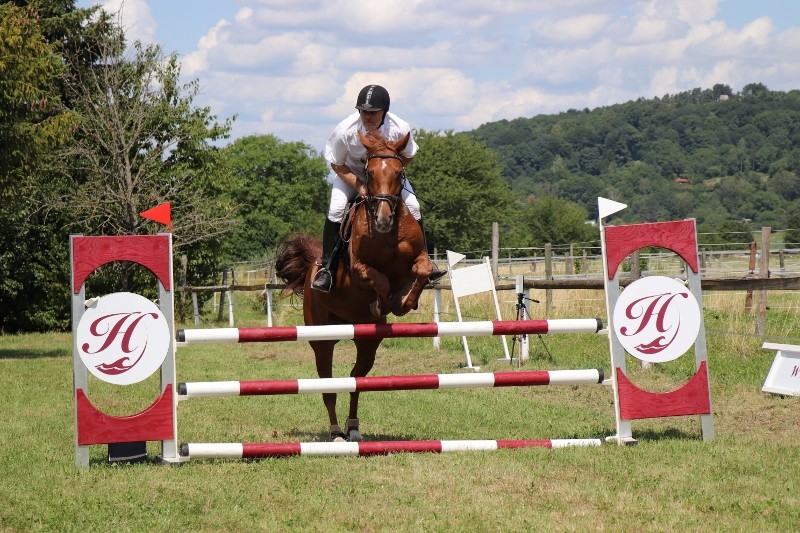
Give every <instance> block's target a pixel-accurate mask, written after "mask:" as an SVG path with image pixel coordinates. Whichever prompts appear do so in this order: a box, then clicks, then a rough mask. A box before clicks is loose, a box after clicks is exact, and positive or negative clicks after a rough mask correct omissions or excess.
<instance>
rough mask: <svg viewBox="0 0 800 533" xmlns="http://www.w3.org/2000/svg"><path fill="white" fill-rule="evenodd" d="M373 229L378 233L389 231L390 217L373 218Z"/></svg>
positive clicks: (390, 225) (390, 226)
mask: <svg viewBox="0 0 800 533" xmlns="http://www.w3.org/2000/svg"><path fill="white" fill-rule="evenodd" d="M375 229H376V230H378V232H379V233H389V230H391V229H392V217H380V216H379V217H378V218H376V219H375Z"/></svg>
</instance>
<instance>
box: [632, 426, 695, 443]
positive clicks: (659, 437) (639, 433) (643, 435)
mask: <svg viewBox="0 0 800 533" xmlns="http://www.w3.org/2000/svg"><path fill="white" fill-rule="evenodd" d="M633 438H635V439H636V440H638V441H639V442H642V441H645V442H658V441H665V440H698V439H699V440H702V438H703V437H702V435H701V434H700V433H699V432H695V431H684V430H682V429H679V428H666V429H658V430H656V429H646V428H645V429H640V430H636V429H634V431H633Z"/></svg>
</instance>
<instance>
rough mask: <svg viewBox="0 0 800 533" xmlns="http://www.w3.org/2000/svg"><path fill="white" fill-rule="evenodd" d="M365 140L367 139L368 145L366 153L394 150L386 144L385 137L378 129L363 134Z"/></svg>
mask: <svg viewBox="0 0 800 533" xmlns="http://www.w3.org/2000/svg"><path fill="white" fill-rule="evenodd" d="M365 137H366V138H367V140H368V141H369V144H370V146H368V147H366V148H367V155H368V156H369V155H372V154H374V153H376V152H378V151H380V150H390V151H392V152H394V150H393V149H392V148H391V147H390V146H389V145H388V144H387V142H386V139H385V138H384V136H383V135H381V132H380V131H379V130H372V131H370V132H367V134H366V135H365Z"/></svg>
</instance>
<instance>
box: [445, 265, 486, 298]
mask: <svg viewBox="0 0 800 533" xmlns="http://www.w3.org/2000/svg"><path fill="white" fill-rule="evenodd" d="M450 287H451V288H452V289H453V296H455V297H456V298H461V297H462V296H469V295H470V294H478V293H481V292H489V291H493V290H494V278H493V277H492V269H491V265H489V264H487V263H482V264H480V265H474V266H469V267H464V268H456V269H452V270H450Z"/></svg>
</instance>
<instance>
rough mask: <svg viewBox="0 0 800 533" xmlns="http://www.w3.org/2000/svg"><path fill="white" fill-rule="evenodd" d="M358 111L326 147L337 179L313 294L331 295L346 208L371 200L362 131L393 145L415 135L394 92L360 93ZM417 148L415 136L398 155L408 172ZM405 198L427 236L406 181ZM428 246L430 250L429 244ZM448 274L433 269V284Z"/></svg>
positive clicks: (370, 87)
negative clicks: (392, 108)
mask: <svg viewBox="0 0 800 533" xmlns="http://www.w3.org/2000/svg"><path fill="white" fill-rule="evenodd" d="M356 109H358V111H357V112H355V113H353V114H351V115H350V116H348V117H347V118H345V119H344V120H343V121H341V122H340V123H339V124H337V125H336V127H335V128H334V129H333V133H331V136H330V137H329V138H328V142H327V144H326V145H325V153H324V155H325V159H326V160H327V161H328V163H330V165H331V169H332V170H333V172H334V173H335V174H336V175H335V176H334V178H333V189H332V190H331V203H330V207H329V208H328V216H327V217H326V219H325V226H324V228H323V230H322V261H321V265H320V266H321V268H320V269H319V270H318V271H317V275H316V277H315V278H314V281H313V282H312V283H311V288H312V289H315V290H318V291H322V292H329V291H330V290H331V289H332V288H333V278H334V276H333V273H332V272H331V270H332V265H333V264H334V262H335V260H336V256H337V255H338V251H339V250H338V247H337V243H338V241H339V231H340V228H341V225H342V219H343V218H344V214H345V209H346V208H347V204H348V202H350V201H352V200H353V199H355V197H356V195H360V196H362V197H366V196H367V187H366V181H365V179H364V168H365V164H366V156H367V150H366V148H364V145H363V144H362V143H361V139H360V138H359V136H358V133H359V131H360V132H362V133H364V134H367V133H369V132H372V131H374V130H378V131H379V132H380V134H381V136H382V137H383V138H384V139H386V140H387V141H390V142H391V141H398V140H400V139H402V138H403V137H404V136H405V135H406V133H411V127H410V126H409V125H408V123H407V122H406V121H405V120H403V119H401V118H400V117H398V116H397V115H395V114H394V113H390V112H389V92H388V91H387V90H386V89H384V88H383V87H381V86H380V85H367V86H366V87H364V88H363V89H361V92H359V93H358V99H357V100H356ZM417 148H418V146H417V143H416V142H414V138H413V136H410V137H409V140H408V144H406V147H405V149H404V150H403V151H402V152H401V153H400V154H399V155H400V159H401V160H402V162H403V165H404V166H405V165H407V164H408V163H410V162H411V160H412V159H414V156H415V155H416V153H417ZM402 198H403V201H404V202H405V204H406V207H407V208H408V210H409V212H410V213H411V214H412V215H413V216H414V218H415V219H416V220H417V222H419V226H420V229H422V234H423V236H424V235H425V228H424V227H423V226H422V213H421V212H420V209H419V202H418V201H417V197H416V196H415V195H414V191H413V189H412V188H411V183H409V181H408V179H407V178H406V179H405V183H404V185H403V191H402ZM425 242H426V245H425V247H426V248H427V240H426V241H425ZM444 274H445V272H442V271H441V270H438V269H437V268H436V265H435V264H434V271H433V274H431V276H430V278H429V280H428V281H429V282H430V283H435V282H437V281H438V280H439V279H440V278H441V277H442V276H444Z"/></svg>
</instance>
